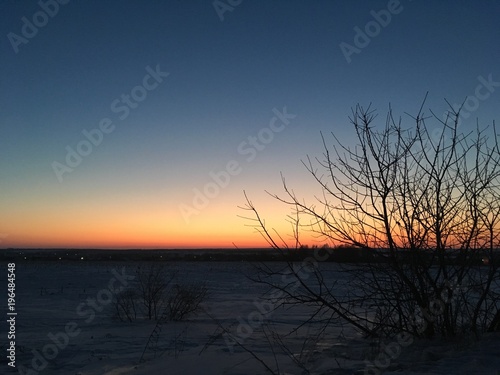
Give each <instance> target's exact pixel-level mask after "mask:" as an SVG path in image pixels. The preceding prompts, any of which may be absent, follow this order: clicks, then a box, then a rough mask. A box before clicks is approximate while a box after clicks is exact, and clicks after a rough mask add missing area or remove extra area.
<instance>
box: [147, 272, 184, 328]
mask: <svg viewBox="0 0 500 375" xmlns="http://www.w3.org/2000/svg"><path fill="white" fill-rule="evenodd" d="M176 275H177V273H176V272H172V273H171V274H170V275H168V279H167V275H166V270H165V266H163V265H155V264H153V265H150V266H148V267H142V268H141V267H138V269H137V289H138V294H139V297H140V301H141V303H142V304H143V306H144V308H145V309H146V314H147V317H148V319H149V320H152V319H155V320H157V319H158V318H159V315H161V313H162V310H163V309H164V308H165V302H166V292H167V290H168V287H169V284H170V283H171V282H172V280H173V279H174V278H175V277H176Z"/></svg>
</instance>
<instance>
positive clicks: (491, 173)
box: [242, 100, 500, 337]
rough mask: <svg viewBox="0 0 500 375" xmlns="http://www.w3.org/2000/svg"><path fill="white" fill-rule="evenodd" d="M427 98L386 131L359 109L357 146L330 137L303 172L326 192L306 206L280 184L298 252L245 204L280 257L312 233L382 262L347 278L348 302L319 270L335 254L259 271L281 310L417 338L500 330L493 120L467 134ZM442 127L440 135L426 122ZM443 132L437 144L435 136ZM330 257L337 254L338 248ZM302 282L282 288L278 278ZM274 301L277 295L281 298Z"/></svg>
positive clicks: (497, 154) (499, 198)
mask: <svg viewBox="0 0 500 375" xmlns="http://www.w3.org/2000/svg"><path fill="white" fill-rule="evenodd" d="M424 103H425V100H424V102H423V103H422V106H421V107H420V110H419V111H418V113H417V115H416V116H409V119H410V121H411V123H412V125H411V126H408V127H405V125H404V124H403V121H402V119H401V118H399V119H396V118H395V117H394V116H393V113H392V110H391V109H389V112H388V114H387V117H386V120H385V126H384V127H383V128H382V129H378V128H377V127H376V125H375V119H376V114H375V112H374V111H373V110H372V109H371V108H370V107H368V108H363V107H362V106H360V105H358V106H357V107H356V108H355V109H353V111H352V115H351V117H350V118H349V119H350V122H351V124H352V125H353V129H354V131H355V132H356V135H357V144H356V145H354V146H352V147H349V146H346V145H345V144H344V143H342V142H341V141H340V140H339V139H337V137H336V136H335V134H333V133H332V136H333V140H334V145H333V146H329V145H328V144H327V141H326V138H325V137H324V136H323V135H321V137H322V140H323V147H324V154H323V157H322V158H321V159H320V158H316V159H311V158H309V157H308V158H307V160H306V161H304V162H303V164H304V166H305V167H306V169H307V170H308V172H309V173H310V175H311V176H312V178H313V180H314V181H315V182H316V183H317V184H318V186H319V187H320V188H321V191H322V195H320V196H316V197H315V202H313V203H306V202H305V201H304V200H303V199H302V198H300V197H299V196H297V195H296V194H295V192H294V191H293V190H292V189H291V188H290V187H289V186H288V185H287V183H286V181H285V179H284V178H283V177H282V181H283V188H284V192H285V194H284V196H279V195H276V194H271V196H272V197H274V198H275V199H277V200H278V201H280V202H282V203H283V204H285V205H288V206H289V207H290V209H291V214H290V216H289V217H288V220H289V221H290V222H291V224H292V234H293V236H294V238H295V241H294V246H289V245H288V244H287V243H286V241H283V240H282V238H283V235H280V234H278V233H277V232H275V231H273V230H271V229H270V228H267V227H266V225H265V222H264V220H263V219H262V218H261V216H260V214H259V212H258V210H257V208H256V207H255V206H254V205H253V203H252V202H251V201H250V199H249V198H248V197H247V195H246V193H245V197H246V205H245V206H244V207H242V208H243V209H245V210H247V211H248V215H246V216H245V218H247V219H248V220H251V222H252V225H253V226H254V227H255V228H256V229H257V230H258V231H259V232H260V233H261V235H262V236H263V237H264V238H265V239H266V240H267V241H268V243H269V244H270V245H271V246H272V247H273V248H275V249H276V250H277V251H279V252H281V253H282V254H285V253H286V252H287V251H289V250H290V249H291V248H298V247H300V245H301V241H300V238H301V235H302V233H304V232H311V233H313V234H314V235H315V236H317V238H318V240H321V241H325V242H330V243H334V244H342V245H345V246H351V247H353V248H358V249H363V250H365V251H366V252H367V253H369V254H371V255H372V256H373V261H371V262H369V263H365V264H358V265H357V266H356V267H350V268H349V269H347V270H346V274H347V278H348V282H349V285H350V287H351V288H350V292H349V293H344V294H340V293H338V292H337V291H336V289H335V288H334V287H333V285H331V284H329V283H328V282H326V281H325V278H324V275H323V274H322V270H321V264H320V263H321V262H318V261H317V260H324V259H325V258H326V257H325V254H326V252H327V250H324V249H321V250H319V249H317V250H316V251H315V252H314V254H316V255H317V256H316V257H312V260H311V261H308V262H302V264H300V265H298V264H296V263H294V262H288V263H287V264H286V267H285V269H283V270H280V271H277V270H276V269H271V268H269V267H265V266H263V267H261V268H260V274H259V275H258V276H257V277H255V280H256V281H258V282H260V283H264V284H267V285H269V286H270V287H271V289H274V290H276V289H277V290H278V291H280V292H282V295H280V298H279V300H277V301H274V303H275V304H279V305H292V306H293V305H308V306H310V307H311V308H312V309H313V310H314V313H313V314H312V315H311V318H310V319H309V322H312V321H313V320H314V319H316V318H318V317H321V319H322V321H323V322H325V328H326V326H327V325H328V324H332V321H343V322H345V323H347V324H349V325H351V326H353V327H355V328H356V329H357V330H359V331H361V332H363V333H364V334H366V335H368V336H380V335H394V334H397V333H400V332H407V333H410V334H412V335H415V336H418V337H433V336H435V335H436V334H439V335H442V336H445V337H453V336H456V335H460V334H463V333H464V332H474V333H480V332H484V331H487V330H488V329H490V330H492V329H494V327H498V325H499V324H498V320H499V318H498V316H499V313H498V311H499V308H500V299H499V293H498V292H499V288H500V280H499V278H500V277H499V272H498V265H499V260H500V259H499V256H498V252H497V249H498V248H499V242H500V241H499V236H500V149H499V143H498V135H497V132H496V128H495V124H494V123H493V125H492V126H491V127H488V128H485V129H481V128H480V127H479V125H478V126H477V129H476V131H475V132H471V133H467V134H463V133H461V132H459V119H460V109H459V110H454V109H453V107H452V106H451V105H450V110H449V111H448V115H447V117H446V118H445V119H444V120H442V119H440V118H439V117H438V116H436V115H435V114H434V113H433V112H432V111H431V116H429V117H426V116H425V115H424V112H423V107H424ZM430 119H433V120H434V121H435V122H437V123H438V125H437V128H436V130H438V132H437V133H436V132H430V131H429V126H428V125H427V122H429V120H430ZM436 134H437V136H436ZM328 252H330V251H329V250H328ZM280 275H281V276H282V277H285V276H286V277H287V280H293V282H280V281H276V280H277V279H276V276H280ZM274 295H276V294H274Z"/></svg>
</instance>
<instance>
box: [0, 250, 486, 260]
mask: <svg viewBox="0 0 500 375" xmlns="http://www.w3.org/2000/svg"><path fill="white" fill-rule="evenodd" d="M387 255H388V252H387V251H384V250H380V249H377V250H371V249H360V248H354V247H345V246H341V247H335V248H328V247H322V248H317V247H313V248H308V247H302V248H299V249H284V250H282V251H278V250H275V249H194V250H193V249H183V250H175V249H171V250H141V249H131V250H109V249H106V250H98V249H78V250H75V249H71V250H65V249H7V250H2V251H0V261H80V262H81V261H159V262H161V261H189V262H272V261H291V262H300V261H303V260H304V259H306V258H308V257H313V258H314V259H318V260H321V261H325V262H339V263H373V262H377V263H380V262H387V261H388V258H387ZM399 255H400V259H405V258H407V259H408V261H409V262H410V261H411V259H412V254H411V252H410V251H408V250H402V251H401V252H400V254H399ZM420 256H422V254H421V253H420ZM429 256H431V254H429ZM456 261H458V258H457V257H453V256H452V257H450V262H456ZM467 261H468V262H471V261H472V262H473V263H476V264H482V263H485V262H486V261H489V259H485V258H484V256H482V255H481V253H480V252H478V253H477V256H473V257H472V258H471V257H470V256H469V257H468V258H467Z"/></svg>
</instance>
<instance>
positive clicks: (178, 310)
mask: <svg viewBox="0 0 500 375" xmlns="http://www.w3.org/2000/svg"><path fill="white" fill-rule="evenodd" d="M206 295H207V288H206V286H205V284H194V285H178V284H176V285H175V286H174V287H173V288H172V290H171V293H170V296H169V298H168V304H167V309H168V314H169V319H170V320H174V321H180V320H184V319H186V318H187V317H188V316H189V315H192V314H196V313H197V312H198V311H199V310H200V309H201V306H200V305H201V303H202V302H203V300H204V299H205V297H206Z"/></svg>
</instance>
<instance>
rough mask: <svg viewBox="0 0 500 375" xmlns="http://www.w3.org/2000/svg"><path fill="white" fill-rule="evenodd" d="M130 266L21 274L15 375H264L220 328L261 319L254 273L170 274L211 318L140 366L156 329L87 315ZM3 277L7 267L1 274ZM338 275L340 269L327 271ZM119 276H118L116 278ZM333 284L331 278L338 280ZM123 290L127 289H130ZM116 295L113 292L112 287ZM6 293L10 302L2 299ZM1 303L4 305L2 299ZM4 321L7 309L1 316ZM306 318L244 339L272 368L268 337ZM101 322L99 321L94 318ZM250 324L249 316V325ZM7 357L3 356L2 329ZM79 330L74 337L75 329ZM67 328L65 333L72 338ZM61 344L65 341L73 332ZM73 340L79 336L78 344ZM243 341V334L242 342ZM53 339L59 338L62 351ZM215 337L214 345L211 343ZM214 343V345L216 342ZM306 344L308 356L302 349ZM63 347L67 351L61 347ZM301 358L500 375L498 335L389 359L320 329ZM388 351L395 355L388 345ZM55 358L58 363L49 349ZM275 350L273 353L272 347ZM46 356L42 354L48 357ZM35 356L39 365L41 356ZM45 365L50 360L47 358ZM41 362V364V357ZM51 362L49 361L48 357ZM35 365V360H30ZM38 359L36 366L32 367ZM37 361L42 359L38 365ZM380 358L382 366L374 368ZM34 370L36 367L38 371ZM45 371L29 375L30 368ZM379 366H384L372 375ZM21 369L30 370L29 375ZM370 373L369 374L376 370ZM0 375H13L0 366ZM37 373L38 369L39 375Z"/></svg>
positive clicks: (338, 370)
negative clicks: (201, 299)
mask: <svg viewBox="0 0 500 375" xmlns="http://www.w3.org/2000/svg"><path fill="white" fill-rule="evenodd" d="M137 265H138V263H134V262H89V261H85V260H83V261H78V262H75V261H73V262H67V261H59V262H57V261H49V262H38V263H22V262H18V263H17V264H16V281H17V283H16V297H17V299H16V307H17V312H18V316H17V326H16V330H17V332H16V336H17V337H16V349H17V361H16V365H17V366H18V367H17V370H18V373H21V374H23V373H27V374H51V375H62V374H64V375H77V374H78V375H103V374H104V375H132V374H133V375H146V374H147V375H150V374H172V375H176V374H179V375H180V374H184V375H191V374H204V375H210V374H214V375H215V374H231V375H240V374H241V375H244V374H256V375H258V374H266V373H269V372H266V370H265V368H264V366H263V365H262V364H261V363H260V362H259V361H258V360H256V359H255V358H254V357H253V356H252V354H250V353H248V352H247V351H245V350H243V349H242V348H241V347H238V346H237V345H235V346H233V347H232V348H230V345H229V346H228V343H227V342H226V341H225V340H224V338H223V331H222V330H221V329H220V327H219V326H218V324H221V325H222V326H223V327H225V328H226V329H227V330H229V331H230V332H232V333H233V334H235V335H237V332H238V328H241V327H242V324H245V323H248V322H249V321H250V319H251V317H254V318H255V317H256V316H257V314H256V312H258V311H259V310H258V308H257V307H256V305H255V303H254V302H255V301H258V298H259V296H261V295H262V293H263V292H264V291H265V288H263V287H262V286H260V285H256V284H255V283H254V282H252V281H250V280H249V279H247V278H246V277H245V276H244V275H245V274H248V273H252V272H254V268H253V267H252V266H251V265H249V264H246V263H241V262H227V263H226V262H213V263H210V262H178V263H169V262H165V265H166V266H167V267H168V268H169V269H172V271H173V270H177V271H179V279H178V280H177V282H179V283H189V282H198V281H206V282H207V286H208V288H209V297H208V299H207V301H206V303H205V304H204V308H205V309H206V313H200V314H199V315H197V316H195V317H192V318H190V319H189V320H188V321H185V322H167V323H165V324H163V325H162V330H161V334H160V339H159V341H158V349H157V350H156V351H154V350H148V351H146V353H145V356H144V359H145V361H143V362H140V361H139V360H140V358H141V355H142V353H143V351H144V349H145V346H146V343H147V341H148V338H149V336H150V334H151V332H152V331H153V329H154V328H155V323H154V322H151V321H147V320H137V321H134V322H132V323H130V322H121V321H119V320H117V319H115V318H113V311H112V310H113V308H112V304H109V305H105V304H98V305H97V307H98V308H97V309H94V308H91V307H90V305H89V303H88V298H91V299H95V300H97V301H99V300H100V301H101V302H102V301H105V300H106V293H104V292H103V290H109V285H110V281H111V280H112V279H113V278H116V275H117V274H119V275H133V274H134V271H135V269H136V267H137ZM2 267H3V269H6V265H5V264H2ZM331 267H335V265H333V264H332V265H331ZM113 270H114V271H113ZM332 274H335V273H332ZM125 282H131V281H127V280H125ZM115 285H117V284H115ZM3 293H5V292H3ZM4 298H5V296H4ZM2 309H3V313H4V316H6V315H5V314H6V306H5V304H4V305H3V306H2ZM308 313H309V312H308V311H307V309H304V310H301V311H296V310H293V311H292V310H285V309H278V310H277V311H274V312H273V313H271V314H269V315H267V316H266V319H264V320H263V321H257V320H256V321H254V323H253V326H252V327H251V331H250V332H246V333H245V335H244V336H240V339H241V342H242V343H243V345H244V346H245V347H246V348H248V349H250V350H251V351H252V352H253V354H255V356H257V357H258V358H260V359H262V360H263V361H265V363H266V364H267V365H268V366H270V367H271V368H273V369H274V368H275V367H276V364H275V356H274V355H273V352H272V349H273V347H272V345H270V343H269V337H268V338H267V339H266V335H265V334H264V333H266V332H267V333H268V334H269V332H270V331H269V329H270V328H272V329H273V330H275V331H277V332H281V333H285V332H289V331H290V330H291V329H292V328H293V327H295V326H296V325H297V324H298V323H300V322H301V321H302V320H303V319H305V318H306V317H307V314H308ZM94 314H95V315H94ZM252 314H253V315H252ZM1 327H2V332H3V333H2V335H1V337H2V340H1V341H0V342H1V345H2V348H1V349H2V351H3V352H4V353H5V352H6V348H7V345H6V334H5V332H4V331H5V327H6V324H5V321H4V322H3V323H2V326H1ZM75 327H76V328H75ZM68 328H69V331H68ZM71 328H73V334H74V336H73V337H70V336H69V335H68V336H67V337H68V342H67V343H65V342H64V333H65V332H72V331H71ZM76 332H78V333H77V334H76ZM241 332H243V331H241V329H240V333H241ZM50 335H52V336H51V337H58V338H59V345H60V346H61V347H62V348H61V347H56V346H55V344H54V342H53V340H52V339H51V338H50ZM214 337H217V339H213V338H214ZM212 339H213V340H212ZM304 343H306V344H307V345H305V347H303V344H304ZM63 344H66V345H63ZM286 344H287V347H289V348H290V350H291V353H292V354H293V355H294V356H295V358H300V359H301V361H302V362H303V363H306V368H307V369H308V371H309V372H310V374H314V375H327V374H346V375H347V374H398V375H402V374H404V375H415V374H435V375H441V374H443V375H444V374H464V375H465V374H491V375H499V374H500V334H498V333H491V334H485V335H484V336H483V337H481V339H480V340H477V339H476V338H474V337H471V338H469V339H468V340H466V341H462V342H460V343H457V342H445V341H443V340H436V341H431V342H428V341H427V342H424V341H414V342H412V343H411V344H409V345H408V346H401V345H399V349H397V346H394V345H392V346H389V348H392V350H393V351H392V352H390V353H391V354H392V358H391V357H390V356H388V355H385V354H384V353H382V354H380V353H379V352H377V350H375V349H374V346H373V344H372V343H371V342H370V341H369V340H366V339H364V338H363V337H362V336H361V335H359V334H358V333H356V332H354V331H352V330H351V329H349V328H347V327H342V326H340V325H339V326H335V325H333V324H332V329H331V330H330V331H329V332H327V333H326V334H325V335H320V336H316V335H315V332H314V327H312V328H311V327H309V328H308V329H307V330H306V329H303V330H301V331H299V332H298V333H296V334H293V335H290V336H288V337H287V338H286ZM384 344H385V345H386V346H387V345H390V344H391V341H390V340H385V341H384ZM51 345H52V348H56V350H57V354H56V355H55V356H53V358H50V359H49V358H48V357H52V355H53V354H54V352H50V348H51ZM274 349H276V347H274ZM44 350H45V352H44ZM36 353H38V356H36ZM40 353H42V354H43V355H45V359H44V358H43V357H41V355H42V354H40ZM44 353H45V354H44ZM47 353H48V355H47ZM34 358H35V360H34ZM36 358H38V359H36ZM40 358H42V359H41V360H40ZM377 358H378V359H379V360H378V362H377ZM276 360H277V363H278V364H279V371H280V373H281V374H305V373H307V372H305V371H304V370H303V369H301V368H300V367H299V366H297V364H296V363H295V362H294V361H293V360H292V359H291V356H287V355H285V354H283V353H280V352H279V350H278V352H277V353H276ZM37 361H38V362H37ZM43 361H46V365H45V367H44V368H43V369H42V370H41V371H31V372H29V371H28V370H29V369H32V368H33V364H35V365H39V366H42V367H43ZM376 363H378V365H375V364H376ZM21 365H22V366H24V367H25V369H26V370H24V372H23V371H22V370H21V368H22V367H21ZM370 366H371V367H370ZM0 367H2V371H1V372H2V373H3V370H4V369H5V368H7V369H8V370H7V373H16V371H15V370H12V371H9V370H11V368H10V367H8V366H7V359H6V358H5V356H4V357H3V358H1V360H0ZM38 369H41V368H38Z"/></svg>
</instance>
